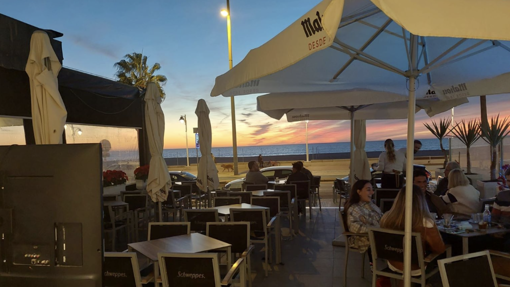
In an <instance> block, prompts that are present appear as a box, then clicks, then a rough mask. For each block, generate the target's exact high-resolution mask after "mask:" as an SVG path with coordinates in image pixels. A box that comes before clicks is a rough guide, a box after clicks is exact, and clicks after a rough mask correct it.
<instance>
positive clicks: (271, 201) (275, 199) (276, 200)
mask: <svg viewBox="0 0 510 287" xmlns="http://www.w3.org/2000/svg"><path fill="white" fill-rule="evenodd" d="M251 204H253V205H257V206H263V207H269V218H273V217H275V216H277V215H278V213H280V197H279V196H264V197H253V198H252V199H251Z"/></svg>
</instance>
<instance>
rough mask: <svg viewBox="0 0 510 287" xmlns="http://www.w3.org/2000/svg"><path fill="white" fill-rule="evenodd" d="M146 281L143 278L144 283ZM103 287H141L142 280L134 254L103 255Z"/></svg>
mask: <svg viewBox="0 0 510 287" xmlns="http://www.w3.org/2000/svg"><path fill="white" fill-rule="evenodd" d="M119 274H120V275H121V276H119ZM148 279H149V278H144V280H145V281H148ZM103 286H109V287H125V286H132V287H142V278H141V276H140V268H139V267H138V259H137V257H136V252H105V253H104V262H103Z"/></svg>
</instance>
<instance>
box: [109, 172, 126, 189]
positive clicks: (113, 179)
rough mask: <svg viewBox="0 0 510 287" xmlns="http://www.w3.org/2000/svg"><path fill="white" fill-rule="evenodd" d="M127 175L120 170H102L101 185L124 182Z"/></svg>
mask: <svg viewBox="0 0 510 287" xmlns="http://www.w3.org/2000/svg"><path fill="white" fill-rule="evenodd" d="M127 180H128V177H127V175H126V173H125V172H123V171H122V170H107V171H103V186H112V185H117V184H123V183H126V181H127Z"/></svg>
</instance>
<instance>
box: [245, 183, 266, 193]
mask: <svg viewBox="0 0 510 287" xmlns="http://www.w3.org/2000/svg"><path fill="white" fill-rule="evenodd" d="M266 189H267V184H245V185H244V190H245V191H255V190H266Z"/></svg>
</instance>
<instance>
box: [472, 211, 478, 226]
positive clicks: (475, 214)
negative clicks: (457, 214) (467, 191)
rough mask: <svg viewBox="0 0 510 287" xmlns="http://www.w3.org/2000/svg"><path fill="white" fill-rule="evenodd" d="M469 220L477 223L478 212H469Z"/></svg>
mask: <svg viewBox="0 0 510 287" xmlns="http://www.w3.org/2000/svg"><path fill="white" fill-rule="evenodd" d="M471 221H472V222H473V224H478V213H473V214H471Z"/></svg>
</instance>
